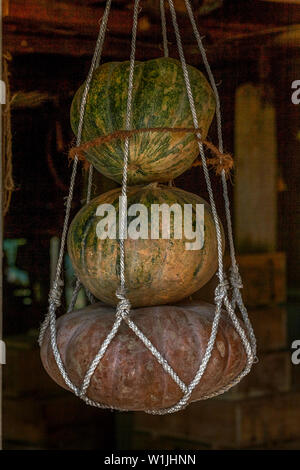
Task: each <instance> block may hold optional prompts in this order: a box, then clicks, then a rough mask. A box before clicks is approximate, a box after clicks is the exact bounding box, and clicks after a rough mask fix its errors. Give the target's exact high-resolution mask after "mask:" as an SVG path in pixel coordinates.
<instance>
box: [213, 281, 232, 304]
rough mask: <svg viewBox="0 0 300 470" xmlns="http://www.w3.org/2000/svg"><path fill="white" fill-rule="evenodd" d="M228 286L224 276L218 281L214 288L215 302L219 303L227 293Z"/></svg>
mask: <svg viewBox="0 0 300 470" xmlns="http://www.w3.org/2000/svg"><path fill="white" fill-rule="evenodd" d="M228 288H229V283H228V281H227V279H226V278H224V279H223V280H222V281H220V283H219V284H218V285H217V287H216V289H215V303H216V304H219V303H221V302H222V300H223V299H224V297H225V296H226V294H227V290H228Z"/></svg>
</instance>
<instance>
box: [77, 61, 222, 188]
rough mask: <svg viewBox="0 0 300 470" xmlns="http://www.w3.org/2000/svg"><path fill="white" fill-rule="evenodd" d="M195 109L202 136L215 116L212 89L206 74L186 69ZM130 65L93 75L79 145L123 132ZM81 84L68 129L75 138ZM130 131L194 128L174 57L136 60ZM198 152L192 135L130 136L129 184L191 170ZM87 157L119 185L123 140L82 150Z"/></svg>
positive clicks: (107, 66)
mask: <svg viewBox="0 0 300 470" xmlns="http://www.w3.org/2000/svg"><path fill="white" fill-rule="evenodd" d="M188 71H189V76H190V82H191V87H192V91H193V96H194V100H195V107H196V111H197V117H198V122H199V128H200V129H201V130H202V137H203V138H205V137H206V135H207V132H208V129H209V126H210V124H211V121H212V119H213V116H214V112H215V99H214V94H213V91H212V89H211V87H210V85H209V83H208V82H207V80H206V78H205V77H204V75H203V74H202V73H201V72H200V71H199V70H197V69H196V68H194V67H192V66H188ZM128 77H129V62H109V63H106V64H103V65H101V66H100V67H98V69H97V70H96V71H95V73H94V77H93V79H92V82H91V86H90V91H89V94H88V98H87V103H86V111H85V117H84V124H83V131H82V143H84V142H87V141H90V140H93V139H95V138H96V137H100V136H102V135H107V134H111V133H112V132H114V131H117V130H120V129H126V125H125V122H126V106H127V90H128ZM83 88H84V85H82V86H81V87H80V88H79V90H78V91H77V92H76V94H75V96H74V99H73V102H72V106H71V113H70V114H71V126H72V129H73V131H74V133H75V134H77V129H78V122H79V112H80V111H79V110H80V103H81V98H82V93H83ZM131 127H132V129H141V128H149V127H193V120H192V115H191V111H190V105H189V101H188V96H187V92H186V88H185V83H184V77H183V72H182V67H181V63H180V62H179V61H178V60H175V59H172V58H164V57H161V58H159V59H153V60H148V61H145V62H138V61H137V62H136V63H135V71H134V90H133V97H132V118H131ZM198 153H199V147H198V144H197V142H196V140H195V138H194V136H193V135H191V134H182V133H175V134H174V133H170V132H169V133H163V134H161V133H157V132H152V133H149V132H147V133H143V134H139V135H135V136H132V137H131V138H130V149H129V164H128V184H130V185H135V184H142V183H147V182H152V181H159V182H165V181H169V180H171V179H174V178H176V177H177V176H178V175H180V174H181V173H183V172H184V171H185V170H187V169H188V168H190V166H191V164H192V163H193V161H194V160H195V158H196V157H197V155H198ZM84 155H85V157H86V159H87V160H88V161H89V162H90V163H92V164H93V165H94V167H95V168H96V169H97V170H98V171H99V172H100V173H102V174H103V175H105V176H107V177H108V178H111V179H113V180H114V181H117V182H118V183H121V182H122V172H123V160H124V140H123V141H122V140H120V139H118V140H114V141H111V142H110V143H106V144H101V145H98V146H96V147H94V148H90V149H88V150H86V151H85V154H84Z"/></svg>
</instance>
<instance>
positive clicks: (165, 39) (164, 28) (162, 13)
mask: <svg viewBox="0 0 300 470" xmlns="http://www.w3.org/2000/svg"><path fill="white" fill-rule="evenodd" d="M160 17H161V31H162V37H163V46H164V56H165V57H169V48H168V35H167V22H166V11H165V0H160Z"/></svg>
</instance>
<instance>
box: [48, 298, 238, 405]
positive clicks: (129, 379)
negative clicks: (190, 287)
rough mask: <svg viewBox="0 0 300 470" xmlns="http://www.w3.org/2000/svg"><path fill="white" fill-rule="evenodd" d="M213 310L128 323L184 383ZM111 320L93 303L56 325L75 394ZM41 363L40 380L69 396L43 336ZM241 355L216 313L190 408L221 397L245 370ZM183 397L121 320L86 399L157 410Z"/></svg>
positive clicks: (156, 310) (165, 309)
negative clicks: (207, 356) (43, 378)
mask: <svg viewBox="0 0 300 470" xmlns="http://www.w3.org/2000/svg"><path fill="white" fill-rule="evenodd" d="M214 314H215V306H214V305H211V304H207V303H206V302H202V301H198V302H193V303H190V304H188V303H183V304H178V305H173V306H169V305H163V306H158V307H146V308H141V309H136V310H133V311H131V313H130V316H131V319H132V320H133V321H134V322H135V324H136V325H137V326H138V328H139V329H140V330H141V331H142V332H143V333H144V334H145V335H146V336H147V337H148V338H149V340H150V341H151V342H152V344H153V345H154V346H155V347H156V348H157V349H158V350H159V351H160V352H161V354H162V356H163V357H164V358H165V359H166V360H167V361H168V363H169V364H170V366H171V367H172V368H173V369H174V371H175V372H176V373H177V375H178V376H179V378H180V379H181V380H182V381H183V382H184V383H185V384H189V383H190V382H191V381H192V380H193V378H194V376H195V374H196V372H197V370H198V368H199V366H200V364H201V361H202V359H203V356H204V353H205V349H206V346H207V342H208V339H209V336H210V333H211V328H212V322H213V318H214ZM114 321H115V310H114V309H113V308H111V307H108V306H106V305H104V304H102V303H101V304H94V305H91V306H89V307H86V308H84V309H82V310H77V311H74V312H72V313H69V314H66V315H63V316H62V317H60V318H59V319H58V321H57V344H58V349H59V351H60V354H61V358H62V361H63V363H64V365H65V368H66V371H67V373H68V375H69V378H70V379H71V381H72V382H73V384H75V385H76V386H77V387H81V385H82V381H83V378H84V376H85V373H86V371H87V369H88V367H89V365H90V364H91V362H92V360H93V359H94V357H95V355H96V353H97V352H98V350H99V349H100V346H101V344H102V342H103V341H104V339H105V338H106V336H107V334H108V333H109V331H110V330H111V328H112V325H113V323H114ZM41 359H42V362H43V365H44V368H45V369H46V371H47V373H48V374H49V375H50V377H52V379H53V380H54V381H55V382H57V383H58V384H59V385H60V386H62V387H64V388H66V389H68V387H67V386H66V384H65V383H64V380H63V378H62V377H61V375H60V372H59V370H58V368H57V365H56V362H55V359H54V356H53V353H52V349H51V342H50V337H49V330H47V331H46V334H45V337H44V340H43V344H42V348H41ZM245 365H246V353H245V351H244V348H243V345H242V342H241V340H240V337H239V335H238V334H237V332H236V331H235V329H234V327H233V325H232V323H231V322H230V320H229V318H228V315H226V313H224V312H222V314H221V319H220V323H219V328H218V333H217V338H216V342H215V347H214V349H213V352H212V356H211V358H210V360H209V363H208V365H207V368H206V371H205V372H204V375H203V377H202V379H201V380H200V383H199V384H198V385H197V387H196V388H195V389H194V391H193V394H192V396H191V400H190V401H197V400H199V399H201V398H202V397H204V396H205V395H207V394H210V393H212V392H215V391H217V390H220V389H221V388H223V387H224V386H226V385H227V384H229V383H230V382H231V381H232V380H233V379H235V378H236V377H237V376H238V374H239V373H240V372H241V371H242V370H243V369H244V367H245ZM182 395H183V394H182V391H181V390H180V388H179V386H178V385H177V384H176V383H175V382H174V381H173V379H172V378H171V377H170V376H169V375H168V374H167V373H166V372H165V371H164V370H163V368H162V366H161V365H160V364H159V363H158V362H157V360H156V359H155V358H154V356H153V355H152V354H151V352H150V351H149V350H148V349H147V348H146V347H145V346H144V344H143V343H142V342H141V341H140V339H138V337H137V336H136V335H135V334H134V333H133V332H132V331H131V330H130V328H129V327H128V326H127V325H126V323H125V322H124V321H123V322H122V323H121V326H120V329H119V331H118V332H117V334H116V336H115V337H114V339H113V340H112V342H111V344H110V345H109V347H108V348H107V350H106V352H105V354H104V356H103V358H102V360H101V362H100V364H98V366H97V368H96V370H95V373H94V375H93V377H92V379H91V382H90V386H89V388H88V390H87V396H88V397H89V398H90V399H92V400H95V401H98V402H100V403H103V404H106V405H109V406H111V407H113V408H119V409H126V410H149V409H151V410H159V409H163V408H165V407H169V406H172V405H174V404H175V403H177V401H178V400H179V399H180V398H181V397H182Z"/></svg>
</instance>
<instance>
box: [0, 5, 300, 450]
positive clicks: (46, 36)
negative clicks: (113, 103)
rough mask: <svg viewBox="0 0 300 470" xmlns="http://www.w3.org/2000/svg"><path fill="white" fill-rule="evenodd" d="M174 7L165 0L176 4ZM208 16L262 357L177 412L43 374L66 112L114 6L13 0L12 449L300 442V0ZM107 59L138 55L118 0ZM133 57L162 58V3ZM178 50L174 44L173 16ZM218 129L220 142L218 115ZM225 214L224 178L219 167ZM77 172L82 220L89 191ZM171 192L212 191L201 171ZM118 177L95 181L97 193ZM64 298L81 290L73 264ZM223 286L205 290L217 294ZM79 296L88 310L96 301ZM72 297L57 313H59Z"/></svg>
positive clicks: (143, 16) (189, 51)
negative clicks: (91, 400)
mask: <svg viewBox="0 0 300 470" xmlns="http://www.w3.org/2000/svg"><path fill="white" fill-rule="evenodd" d="M166 4H167V2H166ZM175 4H176V8H177V12H178V16H179V23H180V28H181V33H182V38H183V42H184V47H185V53H186V59H187V62H188V63H190V64H192V65H195V66H197V67H199V68H200V69H201V70H202V69H203V64H202V61H201V57H200V55H199V52H198V49H197V47H196V43H195V40H194V38H193V35H192V29H191V26H190V23H189V20H188V18H187V16H186V15H185V7H184V1H183V0H177V1H176V2H175ZM192 4H193V8H194V12H195V15H196V17H197V23H198V25H199V28H200V31H201V34H202V35H203V36H205V39H204V42H205V47H206V51H207V55H208V59H209V61H210V64H211V66H212V68H213V71H214V73H215V77H216V81H217V83H218V86H219V92H220V96H221V103H222V110H223V125H224V143H225V149H226V150H227V151H229V152H232V153H233V154H234V158H235V173H234V176H233V178H232V184H230V197H231V203H232V212H233V219H234V232H235V241H236V246H237V250H238V255H239V256H238V262H239V265H240V269H241V274H242V276H243V280H244V289H243V295H244V298H245V302H246V304H247V306H248V309H249V315H250V318H251V320H252V321H253V325H254V329H255V332H256V335H257V340H258V349H259V354H258V355H259V363H258V364H257V365H255V366H254V368H253V370H252V372H251V374H250V375H249V376H247V378H245V379H244V380H243V381H242V383H241V384H240V385H238V386H236V387H235V388H234V389H232V390H231V391H230V392H227V393H226V394H225V395H222V396H220V397H219V398H217V399H214V400H208V401H206V402H199V403H196V404H193V405H191V406H190V407H188V408H187V409H186V410H185V411H183V412H180V413H176V414H174V415H171V416H162V417H157V416H150V415H146V414H144V413H118V412H110V411H101V410H98V409H94V408H91V407H87V406H86V405H84V404H83V403H82V402H80V400H78V399H76V398H75V397H74V396H73V395H72V394H71V393H69V392H67V391H65V390H63V389H61V388H59V387H58V386H57V385H56V384H55V383H54V382H52V381H51V380H50V378H48V376H47V375H46V373H45V372H44V371H43V369H42V365H41V362H40V358H39V349H38V346H37V335H38V328H39V325H40V323H41V321H42V319H43V316H44V314H45V312H46V310H47V300H48V291H49V286H50V282H51V279H52V278H53V275H54V269H55V263H56V259H57V253H58V247H59V237H60V235H61V229H62V224H63V216H64V197H65V196H66V194H67V191H68V184H69V177H70V166H69V162H68V157H67V154H68V149H69V148H70V145H71V143H72V141H73V139H74V135H73V134H72V131H71V129H70V124H69V108H70V104H71V100H72V97H73V95H74V92H75V91H76V90H77V88H78V87H79V85H80V84H81V83H82V82H83V81H84V79H85V77H86V75H87V72H88V69H89V65H90V60H91V55H92V53H93V49H94V45H95V39H96V35H97V30H98V27H99V19H100V18H101V17H102V15H103V11H104V5H105V2H103V1H100V2H97V1H93V0H76V1H75V0H63V2H61V1H56V0H40V1H39V2H38V6H37V2H36V1H35V0H26V1H25V0H24V1H22V0H4V1H3V79H4V80H5V81H6V83H7V85H8V84H9V86H7V103H8V104H7V105H6V107H3V112H4V114H3V134H4V135H3V148H4V161H3V164H4V170H5V177H4V181H3V187H4V206H5V207H4V209H5V212H6V214H5V218H4V266H3V276H4V281H3V282H4V305H3V334H4V339H5V342H6V345H7V365H6V366H4V367H3V417H2V418H3V442H4V448H5V449H106V450H110V449H111V450H113V449H119V450H122V449H239V448H242V449H246V448H250V449H257V448H258V449H270V448H276V449H300V365H298V366H297V365H293V364H292V362H291V353H292V349H291V344H292V342H293V341H294V340H297V339H300V308H299V307H300V285H299V281H300V270H299V264H300V236H299V235H300V209H299V208H300V159H299V150H300V105H297V104H293V102H292V100H291V96H292V93H293V91H295V90H293V89H292V83H293V82H294V81H295V80H300V58H299V48H300V2H299V1H296V0H293V1H292V0H291V1H279V0H265V1H264V0H253V1H249V0H243V1H239V2H236V1H234V0H223V1H222V0H194V1H192ZM112 5H113V6H112V8H113V10H112V13H111V17H110V20H109V23H108V34H107V37H106V41H105V45H104V51H103V61H122V60H127V59H128V57H129V53H130V34H131V25H132V2H131V1H129V0H115V1H113V4H112ZM141 7H142V9H141V13H140V20H139V29H138V42H137V59H138V60H147V59H150V58H154V57H159V56H162V55H163V47H162V35H161V24H160V16H159V1H158V0H155V1H154V0H143V1H142V2H141ZM167 20H168V39H169V43H170V44H169V47H170V55H171V56H172V57H175V58H177V57H178V54H177V48H176V41H175V38H174V33H173V31H172V27H171V20H170V15H169V11H168V9H167ZM209 138H210V139H211V140H212V141H213V142H215V143H216V130H215V122H214V123H213V125H212V127H211V129H210V132H209ZM211 176H212V179H213V187H214V190H215V193H216V200H217V205H218V210H219V214H220V217H221V219H222V220H224V207H223V202H222V191H221V185H220V180H219V178H218V177H216V175H214V174H213V173H212V175H211ZM85 180H86V174H85V172H84V170H82V171H80V172H79V178H78V185H77V189H76V192H75V198H74V201H73V208H72V209H73V210H74V213H75V212H76V211H77V210H78V208H79V206H80V201H81V200H82V199H83V197H84V182H85ZM175 184H176V186H179V187H181V188H183V189H186V190H188V191H191V192H194V193H197V194H200V195H201V196H203V197H204V198H206V199H207V193H206V188H205V182H204V178H203V175H202V171H201V168H200V167H195V168H192V169H191V170H189V171H188V172H186V173H184V174H183V175H181V176H180V177H179V178H177V180H175ZM114 185H115V183H114V182H112V181H109V180H107V179H106V178H104V177H103V176H100V175H97V176H96V178H95V184H94V188H93V191H94V194H98V193H99V192H105V191H107V190H108V189H111V188H113V187H114ZM65 273H66V279H67V282H66V285H65V292H64V302H65V305H66V303H67V302H68V299H69V297H70V292H71V290H72V285H73V272H72V266H71V264H70V261H69V259H68V257H67V255H66V258H65ZM214 285H215V279H213V280H212V281H211V282H210V283H209V284H208V285H207V286H206V287H205V288H203V289H201V291H199V292H197V293H196V294H195V296H194V297H195V298H201V299H204V300H208V301H209V300H210V301H211V300H212V298H213V289H214ZM85 302H86V299H85V297H84V294H83V293H81V294H80V296H79V299H78V303H77V305H78V306H83V305H85ZM65 305H63V307H62V311H63V310H64V307H65Z"/></svg>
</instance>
